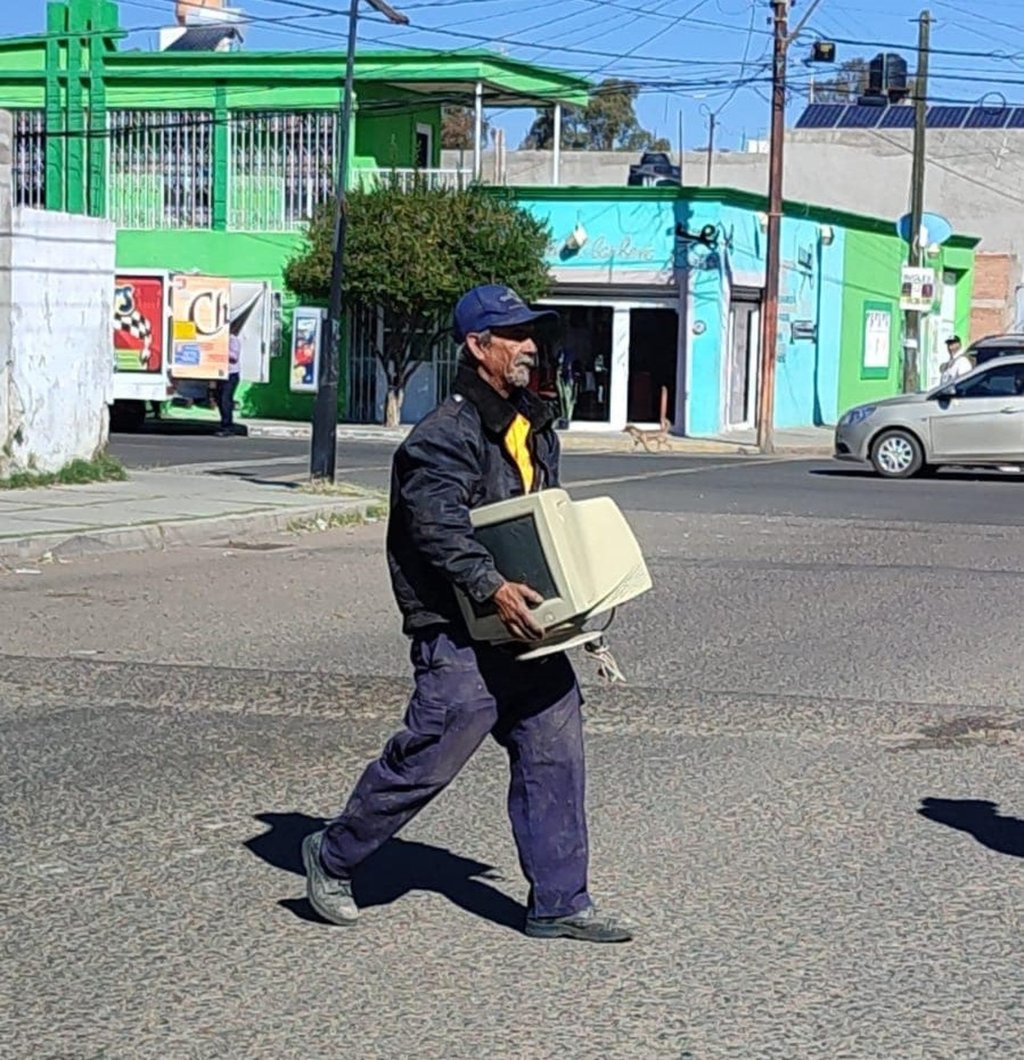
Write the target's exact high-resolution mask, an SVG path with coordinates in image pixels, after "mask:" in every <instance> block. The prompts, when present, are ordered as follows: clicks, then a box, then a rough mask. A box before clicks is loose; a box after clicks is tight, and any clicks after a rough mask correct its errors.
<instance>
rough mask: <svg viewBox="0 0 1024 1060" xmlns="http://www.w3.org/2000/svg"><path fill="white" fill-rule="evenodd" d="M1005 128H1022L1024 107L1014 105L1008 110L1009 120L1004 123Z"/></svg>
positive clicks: (1023, 126)
mask: <svg viewBox="0 0 1024 1060" xmlns="http://www.w3.org/2000/svg"><path fill="white" fill-rule="evenodd" d="M1006 127H1007V129H1024V107H1014V108H1013V110H1012V111H1010V120H1009V121H1008V122H1007V123H1006Z"/></svg>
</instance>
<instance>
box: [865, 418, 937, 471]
mask: <svg viewBox="0 0 1024 1060" xmlns="http://www.w3.org/2000/svg"><path fill="white" fill-rule="evenodd" d="M871 463H872V465H873V466H874V469H875V470H876V471H877V472H878V474H879V475H881V476H882V477H883V478H911V477H912V476H914V475H916V474H917V473H918V472H919V471H920V470H921V468H922V466H923V465H924V451H923V450H922V448H921V443H920V442H919V441H918V440H917V439H916V438H915V437H914V436H913V435H912V434H911V433H910V431H904V430H901V429H899V428H896V429H895V430H891V431H884V432H883V433H882V434H880V435H879V436H878V437H877V438H876V439H875V444H874V445H873V446H872V447H871Z"/></svg>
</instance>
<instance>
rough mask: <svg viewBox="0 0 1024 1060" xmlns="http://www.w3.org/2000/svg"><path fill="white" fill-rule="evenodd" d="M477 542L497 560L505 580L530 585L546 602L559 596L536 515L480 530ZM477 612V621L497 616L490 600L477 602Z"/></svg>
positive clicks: (494, 524) (520, 517) (493, 524)
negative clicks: (481, 602)
mask: <svg viewBox="0 0 1024 1060" xmlns="http://www.w3.org/2000/svg"><path fill="white" fill-rule="evenodd" d="M476 539H477V541H479V542H480V544H481V545H483V546H484V548H486V549H487V551H488V552H490V554H491V555H492V556H493V557H494V565H495V566H496V567H497V568H498V573H499V574H500V575H501V576H502V577H503V578H506V579H507V580H508V581H510V582H522V583H523V584H524V585H528V586H529V587H530V588H531V589H533V590H535V591H536V592H538V593H540V595H541V596H543V597H544V599H545V600H553V599H555V598H556V597H557V596H558V595H559V593H558V587H557V586H556V585H555V579H554V577H553V576H552V574H551V568H550V567H549V566H548V561H547V559H546V557H545V555H544V546H543V545H542V544H541V541H540V535H539V534H538V533H537V524H536V522H535V521H534V518H533V516H532V515H520V516H517V517H516V518H514V519H505V520H503V521H502V522H500V523H491V524H490V525H488V526H479V527H477V529H476ZM473 611H474V612H475V614H476V616H477V618H485V617H487V616H488V615H492V614H494V604H493V603H491V601H490V600H488V601H486V602H485V603H483V604H477V603H476V602H475V601H473Z"/></svg>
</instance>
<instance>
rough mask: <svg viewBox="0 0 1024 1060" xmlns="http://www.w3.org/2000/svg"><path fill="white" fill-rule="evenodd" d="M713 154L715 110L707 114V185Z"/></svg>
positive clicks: (709, 185)
mask: <svg viewBox="0 0 1024 1060" xmlns="http://www.w3.org/2000/svg"><path fill="white" fill-rule="evenodd" d="M714 155H715V112H714V111H711V113H710V114H709V115H708V175H707V181H706V183H707V186H708V187H709V188H710V187H711V163H712V159H713V158H714Z"/></svg>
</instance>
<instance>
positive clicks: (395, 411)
mask: <svg viewBox="0 0 1024 1060" xmlns="http://www.w3.org/2000/svg"><path fill="white" fill-rule="evenodd" d="M404 400H405V390H404V389H402V388H401V387H390V386H389V387H388V396H387V401H386V402H385V403H384V426H385V427H398V426H399V425H400V424H401V422H402V402H403V401H404Z"/></svg>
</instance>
